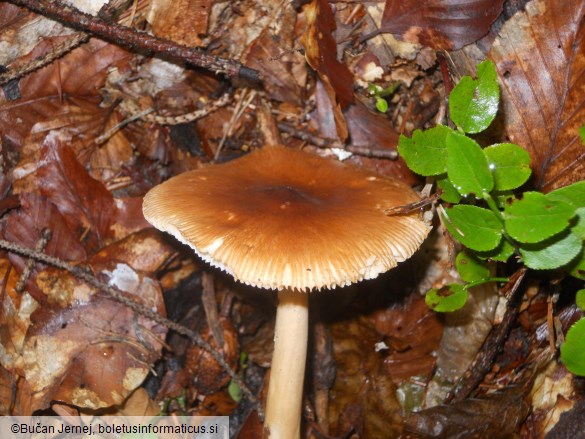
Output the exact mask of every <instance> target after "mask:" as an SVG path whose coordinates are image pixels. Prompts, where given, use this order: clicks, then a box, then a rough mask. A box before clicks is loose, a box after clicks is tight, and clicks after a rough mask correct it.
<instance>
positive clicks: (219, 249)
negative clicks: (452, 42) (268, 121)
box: [143, 147, 429, 439]
mask: <svg viewBox="0 0 585 439" xmlns="http://www.w3.org/2000/svg"><path fill="white" fill-rule="evenodd" d="M418 200H419V196H418V195H417V194H416V192H414V191H413V190H412V189H411V188H410V187H409V186H408V185H406V184H405V183H403V182H401V181H398V180H393V179H387V178H383V177H379V176H376V175H374V174H372V173H370V172H367V171H364V170H361V169H359V168H357V167H354V166H351V165H345V164H342V163H339V162H337V161H334V160H330V159H325V158H322V157H319V156H316V155H313V154H309V153H306V152H303V151H299V150H292V149H287V148H284V147H266V148H263V149H259V150H256V151H253V152H251V153H250V154H247V155H246V156H244V157H242V158H239V159H237V160H233V161H231V162H228V163H225V164H220V165H213V166H208V167H206V168H203V169H198V170H195V171H190V172H186V173H184V174H181V175H179V176H177V177H174V178H171V179H170V180H168V181H166V182H165V183H162V184H161V185H159V186H156V187H155V188H154V189H152V190H151V191H150V192H148V194H146V196H145V198H144V204H143V211H144V216H145V217H146V219H147V220H148V221H149V222H150V223H151V224H152V225H153V226H155V227H156V228H157V229H159V230H163V231H165V232H168V233H170V234H172V235H173V236H174V237H175V238H177V239H178V240H179V241H181V242H183V243H185V244H187V245H188V246H190V247H191V248H192V249H193V250H194V251H195V253H197V254H198V255H199V256H200V257H201V258H202V259H203V260H204V261H207V262H209V263H210V264H211V265H213V266H215V267H218V268H220V269H222V270H224V271H226V272H227V273H229V274H231V275H232V276H233V277H234V278H235V279H237V280H239V281H240V282H243V283H245V284H248V285H253V286H255V287H258V288H267V289H273V290H278V308H277V313H276V329H275V334H274V354H273V357H272V369H271V375H270V383H269V387H268V400H267V405H266V419H265V424H264V428H265V436H266V437H270V438H283V439H293V438H299V437H300V420H301V405H302V395H303V381H304V375H305V360H306V355H307V334H308V316H309V313H308V294H307V293H309V292H310V291H314V290H320V289H323V288H327V289H331V288H335V287H342V286H345V285H349V284H351V283H354V282H358V281H361V280H363V279H372V278H374V277H376V276H378V275H379V274H380V273H383V272H385V271H387V270H389V269H390V268H393V267H395V266H396V264H397V263H398V262H401V261H404V260H405V259H407V258H409V257H410V256H411V255H412V254H413V253H414V252H415V251H416V250H417V248H418V247H419V246H420V244H421V243H422V241H423V240H424V239H425V237H426V236H427V234H428V232H429V227H428V226H427V225H426V224H425V223H424V222H423V221H422V220H421V219H420V217H419V214H418V213H412V214H408V215H394V216H388V215H386V214H385V213H384V212H385V210H387V209H389V208H391V207H396V206H400V205H404V204H408V203H411V202H415V201H418Z"/></svg>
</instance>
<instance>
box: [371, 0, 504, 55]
mask: <svg viewBox="0 0 585 439" xmlns="http://www.w3.org/2000/svg"><path fill="white" fill-rule="evenodd" d="M503 3H504V2H503V1H502V0H497V1H490V0H472V1H467V2H465V3H461V2H459V1H455V0H422V1H418V0H407V1H401V2H396V1H393V0H386V7H385V9H384V16H383V18H382V26H381V30H382V31H383V32H389V33H392V34H394V35H397V36H400V37H401V38H403V39H404V40H406V41H410V42H414V43H419V44H424V45H426V46H429V47H432V48H434V49H449V50H455V49H459V48H461V47H463V46H465V45H466V44H469V43H472V42H474V41H476V40H478V39H479V38H481V37H482V36H484V35H485V34H486V33H487V32H488V30H489V28H490V25H491V24H492V23H493V22H494V20H495V19H496V18H497V17H498V15H499V14H500V12H501V11H502V4H503Z"/></svg>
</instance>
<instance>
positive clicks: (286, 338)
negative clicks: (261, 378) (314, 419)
mask: <svg viewBox="0 0 585 439" xmlns="http://www.w3.org/2000/svg"><path fill="white" fill-rule="evenodd" d="M308 302H309V294H308V293H304V292H296V291H292V290H290V289H286V290H284V291H281V292H279V293H278V308H277V310H276V327H275V330H274V353H273V356H272V367H271V369H270V382H269V384H268V402H267V404H266V419H265V421H264V436H265V437H266V438H271V439H299V438H300V437H301V411H302V403H303V382H304V378H305V363H306V358H307V340H308V328H309V303H308Z"/></svg>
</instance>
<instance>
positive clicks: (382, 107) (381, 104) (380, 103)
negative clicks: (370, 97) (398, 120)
mask: <svg viewBox="0 0 585 439" xmlns="http://www.w3.org/2000/svg"><path fill="white" fill-rule="evenodd" d="M376 110H378V111H379V112H380V113H385V112H386V111H388V102H387V101H386V99H384V98H379V97H376Z"/></svg>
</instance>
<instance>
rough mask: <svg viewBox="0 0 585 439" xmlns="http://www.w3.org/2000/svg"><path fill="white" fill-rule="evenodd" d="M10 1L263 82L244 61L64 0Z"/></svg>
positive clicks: (131, 45)
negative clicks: (108, 18) (109, 19)
mask: <svg viewBox="0 0 585 439" xmlns="http://www.w3.org/2000/svg"><path fill="white" fill-rule="evenodd" d="M7 2H8V3H12V4H14V5H17V6H20V7H23V8H26V9H29V10H31V11H33V12H36V13H37V14H40V15H43V16H45V17H48V18H50V19H52V20H56V21H58V22H60V23H62V24H64V25H65V26H68V27H71V28H73V29H77V30H80V31H82V32H86V33H88V34H91V35H94V36H97V37H99V38H102V39H104V40H106V41H109V42H111V43H113V44H116V45H118V46H122V47H126V48H128V49H130V50H132V51H136V50H138V51H141V52H144V53H146V54H153V55H156V56H159V57H162V58H166V59H172V60H176V61H182V62H186V63H188V64H191V65H193V66H195V67H200V68H202V69H206V70H209V71H212V72H214V73H216V74H224V75H226V76H228V77H229V78H240V79H243V80H246V81H248V82H250V83H253V84H258V83H260V77H259V73H258V71H257V70H254V69H251V68H249V67H246V66H244V65H242V64H241V63H240V62H238V61H235V60H230V59H224V58H219V57H215V56H212V55H208V54H206V53H204V52H202V51H200V50H197V49H194V48H191V47H187V46H184V45H182V44H178V43H175V42H173V41H170V40H166V39H164V38H159V37H156V36H153V35H150V34H147V33H146V32H139V31H137V30H135V29H132V28H129V27H126V26H121V25H119V24H117V23H110V22H106V21H104V20H102V19H100V18H98V17H94V16H93V15H90V14H86V13H85V12H82V11H80V10H79V9H76V8H74V7H73V6H71V5H69V4H67V3H64V2H62V1H61V0H52V1H47V0H41V1H39V0H7Z"/></svg>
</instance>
